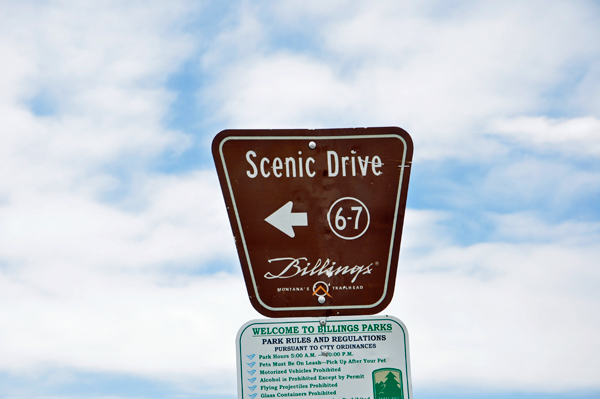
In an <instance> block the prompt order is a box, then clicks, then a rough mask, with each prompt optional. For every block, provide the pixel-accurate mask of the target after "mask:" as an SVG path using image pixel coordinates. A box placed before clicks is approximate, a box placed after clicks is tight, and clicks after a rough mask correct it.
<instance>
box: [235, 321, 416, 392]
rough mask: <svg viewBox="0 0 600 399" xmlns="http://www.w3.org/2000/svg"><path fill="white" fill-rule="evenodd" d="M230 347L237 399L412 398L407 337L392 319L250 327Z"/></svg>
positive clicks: (263, 323)
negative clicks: (233, 352)
mask: <svg viewBox="0 0 600 399" xmlns="http://www.w3.org/2000/svg"><path fill="white" fill-rule="evenodd" d="M236 347H237V372H238V397H239V398H240V399H257V398H296V397H314V398H323V399H327V398H340V399H411V398H412V388H411V384H410V363H409V355H408V335H407V333H406V327H405V326H404V324H403V323H402V322H401V321H400V320H398V319H397V318H395V317H391V316H356V317H354V316H348V317H329V318H323V319H319V318H289V319H276V320H251V321H249V322H248V323H246V324H244V325H243V326H242V328H240V330H239V331H238V334H237V339H236Z"/></svg>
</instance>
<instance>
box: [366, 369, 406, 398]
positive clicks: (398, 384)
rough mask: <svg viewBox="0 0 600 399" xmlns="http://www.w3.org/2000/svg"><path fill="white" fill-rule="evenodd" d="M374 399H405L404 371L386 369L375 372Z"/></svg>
mask: <svg viewBox="0 0 600 399" xmlns="http://www.w3.org/2000/svg"><path fill="white" fill-rule="evenodd" d="M373 398H374V399H404V388H403V386H402V371H400V370H398V369H391V368H384V369H378V370H375V371H373Z"/></svg>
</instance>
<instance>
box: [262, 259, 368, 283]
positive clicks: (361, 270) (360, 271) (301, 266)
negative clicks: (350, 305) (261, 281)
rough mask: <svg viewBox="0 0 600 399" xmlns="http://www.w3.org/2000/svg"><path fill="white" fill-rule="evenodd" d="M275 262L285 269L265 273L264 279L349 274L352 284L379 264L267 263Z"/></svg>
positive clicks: (330, 262) (272, 260)
mask: <svg viewBox="0 0 600 399" xmlns="http://www.w3.org/2000/svg"><path fill="white" fill-rule="evenodd" d="M273 262H277V263H278V264H279V263H281V262H283V264H284V265H285V267H284V268H283V270H281V271H280V272H279V273H277V274H275V273H271V272H267V273H265V278H267V279H276V278H292V277H296V276H306V275H309V276H314V275H318V276H322V275H323V274H324V275H326V276H327V277H331V276H333V275H336V276H337V275H338V274H341V275H345V274H350V275H351V276H354V277H353V278H352V283H354V282H355V281H356V278H357V277H358V276H359V275H364V274H371V272H372V271H373V269H371V267H372V266H373V265H375V266H377V265H378V264H379V262H371V263H370V264H368V265H366V266H365V265H355V266H340V265H337V266H336V262H332V261H330V260H329V259H326V260H325V261H322V260H321V259H318V260H317V261H316V262H315V264H314V265H312V267H311V263H310V262H308V258H304V257H302V258H290V257H286V258H275V259H269V263H273Z"/></svg>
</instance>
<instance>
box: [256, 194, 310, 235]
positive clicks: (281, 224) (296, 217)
mask: <svg viewBox="0 0 600 399" xmlns="http://www.w3.org/2000/svg"><path fill="white" fill-rule="evenodd" d="M293 206H294V203H293V202H292V201H289V202H287V203H286V204H285V205H284V206H282V207H281V208H279V209H277V210H276V211H275V212H273V213H272V214H271V215H270V216H268V217H267V218H266V219H265V221H266V222H267V223H269V224H270V225H271V226H273V227H275V228H276V229H277V230H279V231H281V232H282V233H285V234H287V235H288V236H290V237H292V238H294V237H295V236H296V233H294V226H308V216H307V214H306V212H297V213H292V207H293Z"/></svg>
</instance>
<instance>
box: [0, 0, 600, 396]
mask: <svg viewBox="0 0 600 399" xmlns="http://www.w3.org/2000/svg"><path fill="white" fill-rule="evenodd" d="M0 60H1V62H0V397H1V398H11V399H17V398H18V399H21V398H56V399H58V398H65V399H67V398H68V399H75V398H106V399H107V398H111V399H116V398H175V397H177V398H187V397H189V398H222V399H232V398H234V397H235V396H236V387H235V347H234V339H235V334H236V332H237V330H238V328H239V327H240V326H241V325H242V324H243V323H245V322H246V321H248V320H250V319H253V318H260V317H261V316H260V315H259V314H258V313H256V312H255V311H254V310H253V309H252V307H251V306H250V304H249V301H248V299H247V296H246V290H245V287H244V283H243V280H242V276H241V272H240V267H239V263H238V261H237V255H236V253H235V248H234V244H233V238H232V235H231V231H230V227H229V222H228V220H227V216H226V212H225V206H224V203H223V200H222V195H221V192H220V188H219V185H218V182H217V178H216V172H215V170H214V166H213V162H212V157H211V155H210V143H211V141H212V138H213V137H214V135H215V134H216V133H218V132H219V131H220V130H222V129H225V128H319V127H358V126H390V125H391V126H400V127H402V128H404V129H406V130H407V131H408V132H409V133H411V135H412V137H413V140H414V144H415V154H414V168H413V171H412V175H411V186H410V189H409V200H408V208H409V209H408V211H407V216H406V223H405V228H404V235H403V243H402V250H401V255H400V265H399V273H398V279H397V285H396V293H395V297H394V300H393V301H392V304H391V305H390V306H389V307H388V308H387V309H386V311H385V313H387V314H391V315H394V316H396V317H398V318H400V319H401V320H403V321H404V322H405V323H406V325H407V327H408V330H409V333H410V338H411V348H410V349H411V361H412V375H413V387H414V394H415V395H414V396H415V399H419V398H421V399H434V398H435V399H437V398H474V397H478V398H494V399H501V398H502V399H504V398H512V399H517V398H519V399H520V398H527V399H546V398H552V399H563V398H586V399H588V398H599V397H600V290H599V288H598V287H600V271H599V267H598V266H599V263H600V261H599V260H600V206H599V200H600V5H599V3H597V2H594V1H527V2H522V1H497V2H496V1H487V2H480V1H477V2H476V1H473V2H471V1H460V2H448V1H436V0H431V1H418V2H417V1H415V2H400V1H369V2H360V1H336V0H329V1H326V2H325V1H307V0H304V1H292V0H282V1H260V2H249V1H227V2H223V1H205V2H201V1H181V0H170V1H168V2H166V1H136V0H130V1H108V0H101V1H85V2H80V1H45V0H39V1H19V2H15V1H8V0H6V1H0Z"/></svg>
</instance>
